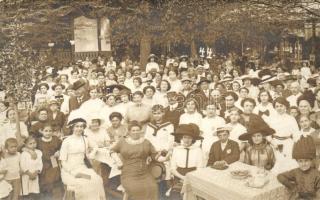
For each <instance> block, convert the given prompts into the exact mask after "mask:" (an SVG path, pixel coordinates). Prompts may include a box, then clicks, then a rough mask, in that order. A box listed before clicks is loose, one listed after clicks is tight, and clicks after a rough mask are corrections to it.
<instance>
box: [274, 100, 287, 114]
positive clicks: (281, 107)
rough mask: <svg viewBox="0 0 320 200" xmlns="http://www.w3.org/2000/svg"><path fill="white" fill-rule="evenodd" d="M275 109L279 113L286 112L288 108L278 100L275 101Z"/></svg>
mask: <svg viewBox="0 0 320 200" xmlns="http://www.w3.org/2000/svg"><path fill="white" fill-rule="evenodd" d="M274 109H275V110H276V111H277V112H278V113H279V114H284V113H286V111H287V108H286V106H285V105H283V104H280V103H278V102H276V103H275V105H274Z"/></svg>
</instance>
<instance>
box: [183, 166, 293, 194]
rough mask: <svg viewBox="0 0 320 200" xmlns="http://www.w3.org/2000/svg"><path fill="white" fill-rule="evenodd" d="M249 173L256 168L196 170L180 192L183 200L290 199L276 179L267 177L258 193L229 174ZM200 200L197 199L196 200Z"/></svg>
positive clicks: (238, 167) (239, 167)
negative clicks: (235, 172) (237, 172)
mask: <svg viewBox="0 0 320 200" xmlns="http://www.w3.org/2000/svg"><path fill="white" fill-rule="evenodd" d="M244 169H246V170H249V171H250V173H251V174H254V173H255V172H256V171H257V169H258V168H257V167H255V166H250V165H247V164H244V163H242V162H235V163H233V164H232V165H230V166H229V168H228V169H226V170H215V169H212V168H210V167H207V168H202V169H198V170H196V171H194V172H190V173H188V174H187V175H186V179H185V181H184V184H183V188H182V192H183V193H184V200H197V199H201V198H203V199H206V200H274V199H277V200H287V199H289V198H290V195H289V192H288V191H287V189H286V188H285V187H284V186H283V185H281V184H280V183H279V182H278V180H277V177H276V175H274V174H272V173H269V175H268V178H269V180H270V181H269V183H268V184H267V185H266V186H265V187H263V188H262V189H257V188H250V187H248V186H246V185H245V183H246V181H247V179H245V180H237V179H233V178H231V174H230V171H232V170H244ZM198 197H201V198H198Z"/></svg>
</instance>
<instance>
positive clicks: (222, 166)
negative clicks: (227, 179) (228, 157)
mask: <svg viewBox="0 0 320 200" xmlns="http://www.w3.org/2000/svg"><path fill="white" fill-rule="evenodd" d="M211 168H213V169H217V170H225V169H228V165H212V166H211Z"/></svg>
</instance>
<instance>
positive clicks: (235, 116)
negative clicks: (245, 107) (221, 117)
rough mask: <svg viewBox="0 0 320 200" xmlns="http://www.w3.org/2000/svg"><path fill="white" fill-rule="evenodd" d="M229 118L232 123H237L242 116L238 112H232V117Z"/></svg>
mask: <svg viewBox="0 0 320 200" xmlns="http://www.w3.org/2000/svg"><path fill="white" fill-rule="evenodd" d="M229 118H230V122H231V123H236V122H238V121H239V119H240V115H239V113H238V112H237V111H231V112H230V115H229Z"/></svg>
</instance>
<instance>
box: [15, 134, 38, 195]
mask: <svg viewBox="0 0 320 200" xmlns="http://www.w3.org/2000/svg"><path fill="white" fill-rule="evenodd" d="M36 147H37V141H36V139H35V138H34V137H32V136H29V137H28V138H27V139H26V140H25V148H26V151H23V152H22V153H21V157H20V167H21V172H22V176H21V183H22V190H21V192H22V195H23V196H26V199H32V200H33V199H38V198H39V196H38V195H37V194H39V193H40V187H39V174H40V173H41V170H42V152H41V151H40V150H38V149H36ZM28 151H33V152H35V153H36V155H37V157H36V158H35V159H34V158H32V156H31V154H30V153H29V152H28Z"/></svg>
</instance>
